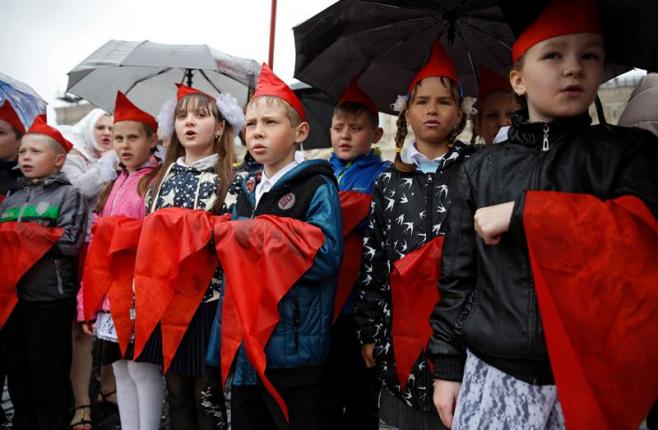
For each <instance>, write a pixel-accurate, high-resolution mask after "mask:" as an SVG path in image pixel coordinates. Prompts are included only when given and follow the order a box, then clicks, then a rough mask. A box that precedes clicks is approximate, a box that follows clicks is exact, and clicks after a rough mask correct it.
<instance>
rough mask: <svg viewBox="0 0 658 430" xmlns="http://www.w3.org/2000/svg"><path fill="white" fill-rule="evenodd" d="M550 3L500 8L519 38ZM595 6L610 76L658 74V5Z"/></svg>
mask: <svg viewBox="0 0 658 430" xmlns="http://www.w3.org/2000/svg"><path fill="white" fill-rule="evenodd" d="M548 3H550V1H549V0H525V1H523V2H519V1H515V0H500V8H501V10H502V11H503V15H504V16H505V19H506V21H507V22H508V23H509V25H510V27H511V28H512V31H513V32H514V34H515V35H517V36H518V35H519V34H520V33H521V32H522V31H523V30H524V29H525V28H527V27H528V26H529V25H530V24H531V23H532V22H533V21H534V20H535V19H537V17H538V16H539V15H540V14H541V11H542V10H543V9H544V8H545V7H546V5H548ZM596 5H597V9H598V11H599V15H600V19H601V27H602V30H603V37H604V39H605V45H606V56H607V61H608V68H609V71H608V74H607V76H608V77H613V76H616V75H617V74H619V73H621V72H623V71H625V70H628V69H631V68H633V67H639V68H642V69H647V70H649V71H658V29H657V28H656V23H657V22H658V2H657V1H656V0H633V1H629V2H624V1H619V0H596ZM565 19H568V17H565Z"/></svg>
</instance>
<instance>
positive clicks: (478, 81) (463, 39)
mask: <svg viewBox="0 0 658 430" xmlns="http://www.w3.org/2000/svg"><path fill="white" fill-rule="evenodd" d="M457 37H459V38H460V39H461V41H462V43H463V44H464V48H465V49H466V56H467V57H468V63H469V64H470V65H471V71H472V72H473V76H475V79H476V80H477V84H478V86H480V77H479V76H478V74H477V70H475V64H474V63H473V57H472V56H471V50H470V49H468V44H467V43H466V38H464V35H463V34H462V32H461V30H459V28H458V29H457Z"/></svg>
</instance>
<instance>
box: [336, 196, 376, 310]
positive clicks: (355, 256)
mask: <svg viewBox="0 0 658 430" xmlns="http://www.w3.org/2000/svg"><path fill="white" fill-rule="evenodd" d="M338 195H339V197H340V213H341V217H342V219H343V237H344V238H345V240H344V245H343V261H342V262H341V264H340V269H339V272H338V287H337V289H336V302H335V304H334V321H335V320H336V318H338V315H340V311H341V310H342V309H343V306H345V302H346V301H347V299H348V297H349V296H350V293H351V292H352V288H354V284H355V283H356V281H357V279H358V277H359V269H360V267H361V255H362V254H363V236H362V235H361V234H359V233H358V232H356V231H354V230H355V229H356V227H357V226H358V225H359V224H360V223H361V222H362V221H363V220H364V219H365V218H366V217H367V216H368V212H369V211H370V203H371V202H372V196H371V195H370V194H365V193H359V192H356V191H341V192H339V193H338Z"/></svg>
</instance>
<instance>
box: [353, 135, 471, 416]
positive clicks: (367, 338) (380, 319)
mask: <svg viewBox="0 0 658 430" xmlns="http://www.w3.org/2000/svg"><path fill="white" fill-rule="evenodd" d="M473 151H474V149H473V148H471V147H470V146H466V145H464V144H462V143H461V142H457V143H456V144H455V145H454V146H453V147H452V148H451V149H450V151H449V152H448V153H447V154H446V155H445V157H444V158H443V160H442V164H440V165H439V167H438V169H437V171H436V172H435V173H423V172H422V171H420V170H416V171H413V172H410V173H404V172H401V171H399V170H397V169H395V167H390V168H388V169H387V170H385V171H384V172H382V173H381V174H380V175H379V177H378V178H377V182H376V183H375V190H374V194H373V201H372V204H371V208H370V215H369V218H368V225H367V226H366V229H365V234H364V238H363V241H364V251H363V258H362V266H361V274H360V279H359V283H358V285H357V298H356V302H355V306H354V317H355V319H356V321H357V324H358V326H359V330H358V335H359V339H360V341H361V343H362V344H370V343H374V344H375V352H374V355H375V359H376V363H377V373H378V376H379V378H380V379H381V380H382V381H383V382H384V383H385V384H386V385H387V386H388V388H389V389H390V390H391V391H392V392H393V393H394V394H395V395H396V396H397V397H399V398H400V399H401V400H403V401H404V402H405V403H406V404H407V405H409V406H411V407H415V408H418V409H421V410H424V411H429V410H431V409H430V408H432V390H431V387H432V375H431V372H430V371H429V369H427V360H426V358H425V357H424V356H419V357H418V359H417V361H416V363H415V365H414V368H413V369H412V372H411V374H410V376H409V381H408V385H407V388H406V389H405V391H404V392H401V391H400V383H399V381H398V378H397V375H396V371H395V362H394V355H393V345H392V335H391V327H392V319H391V288H390V285H389V275H390V272H391V268H392V266H393V262H395V261H396V260H398V259H400V258H402V257H404V256H405V255H406V254H408V253H410V252H412V251H414V250H416V249H418V248H420V247H421V246H423V244H425V243H426V242H427V241H429V240H431V239H433V238H434V237H436V236H437V235H441V234H444V233H443V231H444V229H443V221H444V218H445V215H446V212H447V210H448V207H449V206H450V198H451V196H450V192H449V189H448V184H449V181H450V177H451V175H452V174H453V172H454V171H456V170H457V169H455V166H456V165H458V164H459V162H461V161H462V160H463V159H464V158H466V157H467V156H468V155H470V154H471V153H472V152H473Z"/></svg>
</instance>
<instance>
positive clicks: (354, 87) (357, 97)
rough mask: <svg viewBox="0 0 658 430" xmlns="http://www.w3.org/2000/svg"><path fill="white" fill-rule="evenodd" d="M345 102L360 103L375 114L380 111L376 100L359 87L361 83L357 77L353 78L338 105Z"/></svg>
mask: <svg viewBox="0 0 658 430" xmlns="http://www.w3.org/2000/svg"><path fill="white" fill-rule="evenodd" d="M345 102H355V103H359V104H361V105H363V106H365V107H367V108H368V110H370V111H371V112H372V113H374V114H377V113H379V109H377V105H376V104H375V102H374V101H372V99H371V98H370V96H368V95H367V94H366V93H364V92H363V90H362V89H361V87H359V83H358V80H357V79H355V80H353V81H352V83H351V84H350V86H349V87H347V89H346V90H345V93H344V94H343V96H342V97H341V98H340V100H339V101H338V106H340V105H341V104H343V103H345Z"/></svg>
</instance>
